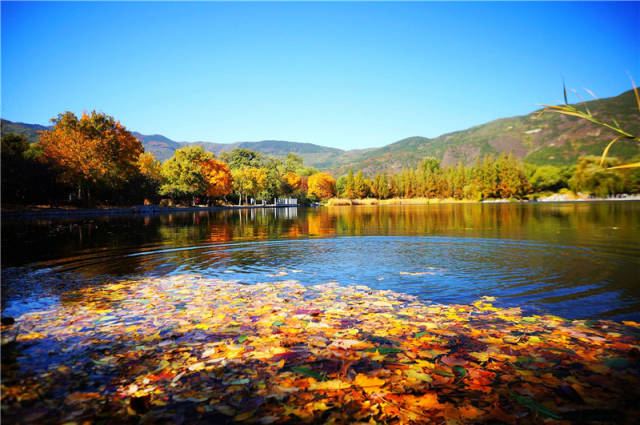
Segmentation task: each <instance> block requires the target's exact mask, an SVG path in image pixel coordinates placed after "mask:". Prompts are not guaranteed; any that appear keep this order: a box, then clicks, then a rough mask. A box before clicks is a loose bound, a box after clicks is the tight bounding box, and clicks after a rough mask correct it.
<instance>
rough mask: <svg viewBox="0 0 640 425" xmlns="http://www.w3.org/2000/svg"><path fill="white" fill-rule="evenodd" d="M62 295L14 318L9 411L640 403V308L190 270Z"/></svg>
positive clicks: (626, 412) (557, 417) (437, 414)
mask: <svg viewBox="0 0 640 425" xmlns="http://www.w3.org/2000/svg"><path fill="white" fill-rule="evenodd" d="M60 299H61V300H64V301H63V302H60V303H59V304H57V305H55V306H54V307H53V308H51V307H49V309H48V310H46V311H44V310H43V311H36V312H31V313H29V314H24V315H22V316H20V317H17V318H15V319H16V320H15V323H12V324H11V325H9V324H7V325H4V326H3V329H2V331H3V341H4V342H5V343H4V344H3V347H2V419H3V421H7V423H17V424H21V423H25V424H26V423H40V424H64V423H76V424H92V423H119V422H122V423H123V424H128V423H145V424H165V423H166V424H169V423H180V424H200V423H234V422H235V423H258V424H269V423H310V424H314V423H318V424H320V423H322V424H324V423H329V424H340V423H384V424H427V423H432V424H466V423H508V424H537V423H559V424H560V423H562V424H565V423H566V424H571V423H591V422H592V421H596V422H595V423H630V424H631V423H636V421H637V420H638V418H640V408H639V405H638V403H637V400H638V399H639V397H640V385H639V384H640V379H639V377H640V371H639V359H640V351H639V347H640V338H639V336H638V329H637V328H638V326H637V324H636V323H635V322H629V323H627V324H620V323H615V322H610V321H588V322H587V321H567V320H564V319H561V318H558V317H554V316H528V317H527V316H523V315H522V313H521V311H520V309H518V308H508V309H502V308H498V307H495V306H493V305H492V304H491V302H492V301H494V300H493V299H492V298H490V297H485V298H483V299H482V300H479V301H477V302H475V303H473V304H471V305H439V304H433V305H432V304H424V303H421V302H419V301H418V300H417V299H416V298H414V297H411V296H408V295H406V294H398V293H394V292H392V291H377V290H373V289H370V288H368V287H365V286H358V287H342V286H339V285H337V284H335V283H331V284H324V285H316V286H304V285H301V284H299V283H297V282H295V281H284V282H277V283H258V284H255V285H243V284H239V283H234V282H227V281H223V280H217V279H205V278H201V277H199V276H192V275H181V276H171V277H164V278H146V279H140V280H130V281H121V282H116V283H112V282H100V284H99V285H97V284H92V285H76V286H74V287H73V289H72V290H70V291H68V292H67V293H64V294H62V295H61V296H60ZM105 317H109V320H101V319H104V318H105Z"/></svg>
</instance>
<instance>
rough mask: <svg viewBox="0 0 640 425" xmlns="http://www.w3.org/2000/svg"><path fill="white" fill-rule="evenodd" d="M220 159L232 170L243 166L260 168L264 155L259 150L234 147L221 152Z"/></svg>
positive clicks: (262, 164)
mask: <svg viewBox="0 0 640 425" xmlns="http://www.w3.org/2000/svg"><path fill="white" fill-rule="evenodd" d="M220 159H221V160H222V161H224V162H226V163H227V164H229V168H231V169H232V170H237V169H240V168H244V167H253V168H261V167H263V166H264V157H263V156H262V154H260V153H259V152H255V151H252V150H250V149H241V148H236V149H234V150H232V151H231V152H223V153H221V154H220Z"/></svg>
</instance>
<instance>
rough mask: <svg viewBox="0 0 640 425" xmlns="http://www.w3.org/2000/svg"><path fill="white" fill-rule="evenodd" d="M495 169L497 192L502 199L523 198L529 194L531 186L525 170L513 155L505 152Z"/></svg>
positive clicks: (499, 158)
mask: <svg viewBox="0 0 640 425" xmlns="http://www.w3.org/2000/svg"><path fill="white" fill-rule="evenodd" d="M495 167H496V174H497V177H498V181H497V184H496V190H495V192H496V194H497V195H498V196H499V197H500V198H503V199H506V198H521V197H523V196H525V195H526V194H527V193H529V189H530V185H529V182H528V180H527V177H526V176H525V174H524V170H523V169H522V167H521V166H520V164H519V163H518V161H517V160H516V159H515V158H514V157H513V155H512V154H507V153H504V152H503V153H502V154H501V155H500V157H498V160H497V161H496V163H495Z"/></svg>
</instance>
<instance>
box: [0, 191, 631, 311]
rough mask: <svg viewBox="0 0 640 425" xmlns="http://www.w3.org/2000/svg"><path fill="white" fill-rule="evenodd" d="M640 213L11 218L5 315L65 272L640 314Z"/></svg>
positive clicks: (320, 211)
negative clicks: (353, 288)
mask: <svg viewBox="0 0 640 425" xmlns="http://www.w3.org/2000/svg"><path fill="white" fill-rule="evenodd" d="M639 213H640V203H638V202H618V203H613V202H612V203H582V204H545V205H542V204H539V205H535V204H534V205H529V204H527V205H524V204H515V205H512V204H498V205H478V204H470V205H437V206H404V207H339V208H315V209H278V210H275V209H265V210H241V211H238V210H235V211H217V212H200V213H181V214H170V215H159V216H152V217H142V216H136V217H133V216H131V217H104V218H90V219H66V220H59V219H58V220H56V219H38V220H30V221H23V222H18V221H10V220H9V221H7V220H4V219H3V224H2V248H3V249H2V257H3V295H2V304H3V314H5V315H13V316H16V315H19V314H20V313H22V312H27V311H35V310H37V309H43V308H46V306H48V305H49V306H50V305H53V304H55V303H58V302H60V299H59V294H60V293H61V291H62V290H63V289H65V288H64V286H65V285H66V284H67V283H61V281H60V280H59V279H56V278H55V277H56V276H57V274H60V273H66V272H71V273H74V274H76V275H78V276H80V277H82V279H84V280H85V281H86V280H88V281H89V282H90V283H89V284H99V282H100V281H101V279H102V280H104V279H105V278H108V279H112V280H113V279H119V278H122V277H129V276H140V275H144V276H162V275H175V274H183V273H195V274H199V275H202V276H205V277H212V278H220V279H225V280H231V281H239V282H243V283H247V284H252V283H256V282H266V281H268V282H274V281H280V280H297V281H299V282H301V283H303V284H317V283H326V282H338V283H339V284H342V285H352V284H356V285H367V286H370V287H373V288H376V289H388V288H390V289H393V290H396V291H399V292H406V293H410V294H413V295H417V296H419V297H420V298H421V299H423V300H429V301H434V302H439V303H468V302H471V301H474V300H476V299H478V298H479V297H481V296H484V295H489V296H495V297H497V298H498V301H497V302H496V304H499V305H500V304H501V305H505V306H506V305H509V306H511V305H514V306H522V307H523V308H525V309H527V310H530V311H532V312H548V313H552V314H556V315H560V316H563V317H568V318H614V319H618V320H620V319H632V320H638V319H640V313H639V312H640V308H639V307H640V285H638V282H639V281H640V279H639V278H638V276H640V242H639V241H640V214H639ZM25 266H28V267H27V268H25ZM96 277H97V278H96Z"/></svg>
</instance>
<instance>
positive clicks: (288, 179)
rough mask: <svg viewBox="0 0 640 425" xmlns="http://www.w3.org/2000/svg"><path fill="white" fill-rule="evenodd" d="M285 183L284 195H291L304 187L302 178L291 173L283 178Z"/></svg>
mask: <svg viewBox="0 0 640 425" xmlns="http://www.w3.org/2000/svg"><path fill="white" fill-rule="evenodd" d="M282 179H283V181H284V185H283V189H284V193H285V194H287V195H289V194H292V193H295V192H296V191H297V190H299V189H300V187H301V186H302V177H300V176H299V175H297V174H296V173H294V172H292V171H290V172H288V173H287V174H285V175H284V176H283V177H282Z"/></svg>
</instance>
